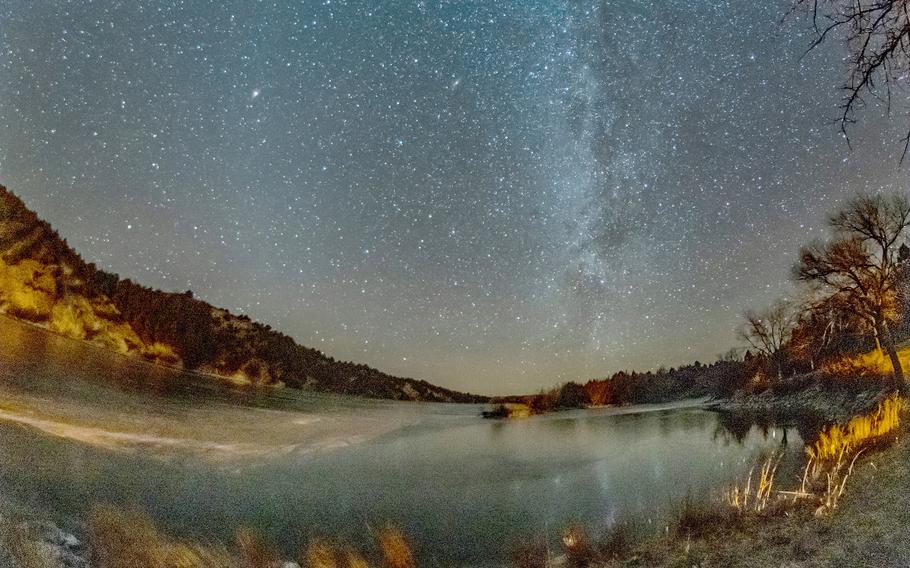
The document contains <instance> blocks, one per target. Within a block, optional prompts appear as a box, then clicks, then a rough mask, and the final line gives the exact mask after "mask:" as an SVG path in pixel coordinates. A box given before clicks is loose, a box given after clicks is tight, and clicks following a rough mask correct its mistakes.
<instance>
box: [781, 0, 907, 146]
mask: <svg viewBox="0 0 910 568" xmlns="http://www.w3.org/2000/svg"><path fill="white" fill-rule="evenodd" d="M794 7H795V8H796V9H800V8H801V9H806V10H808V11H809V12H810V13H811V15H812V23H813V25H814V27H815V31H816V38H815V41H813V42H812V44H811V46H810V47H809V49H810V50H811V49H814V48H815V47H817V46H818V45H820V44H821V43H823V42H824V41H825V40H826V39H828V38H829V37H830V36H833V35H836V34H837V32H840V35H839V37H840V38H842V39H843V41H844V43H845V45H846V47H847V62H848V66H849V70H848V74H847V79H846V81H845V82H844V85H843V88H844V99H843V102H842V103H841V108H840V110H841V115H840V127H841V131H842V132H843V134H844V136H845V137H846V138H847V143H848V144H849V143H850V139H849V136H848V132H847V128H848V126H849V125H851V124H853V123H854V122H856V111H857V110H858V108H859V107H861V106H863V105H864V104H865V97H867V96H871V97H873V98H877V99H881V100H884V101H885V103H886V104H887V107H888V110H889V112H890V109H891V94H892V91H893V90H894V89H895V88H903V87H905V86H906V84H907V77H908V74H910V0H794ZM902 141H903V143H904V149H903V152H902V154H901V162H903V160H904V157H905V156H906V155H907V149H908V145H910V129H908V131H907V135H906V136H904V138H903V139H902Z"/></svg>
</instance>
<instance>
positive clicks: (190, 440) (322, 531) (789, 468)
mask: <svg viewBox="0 0 910 568" xmlns="http://www.w3.org/2000/svg"><path fill="white" fill-rule="evenodd" d="M0 340H2V346H3V349H2V350H0V464H2V466H0V499H2V501H3V504H4V505H5V506H6V507H18V508H22V509H24V510H27V511H31V512H33V513H35V514H38V515H39V516H43V517H45V518H49V519H54V520H56V521H58V522H60V523H61V524H63V525H64V526H67V527H70V528H75V527H77V526H78V524H79V523H80V522H81V520H82V519H84V517H85V514H86V512H87V510H88V509H89V508H90V507H91V505H92V504H93V503H98V502H111V503H116V504H121V505H125V506H131V507H133V506H135V507H141V508H142V509H144V510H146V511H148V512H149V513H150V514H151V515H152V517H153V518H154V519H155V520H156V521H158V522H159V524H160V525H161V526H162V527H163V528H164V529H165V530H167V531H169V532H173V533H175V534H178V535H186V536H194V537H200V538H204V539H228V538H230V536H231V535H232V533H233V530H234V529H235V528H236V527H238V526H241V525H243V526H252V527H256V528H258V529H260V530H262V531H263V532H265V533H266V534H267V535H268V536H269V537H270V538H272V539H273V540H274V541H276V542H277V543H279V545H280V546H281V547H282V548H283V549H284V550H285V551H286V552H287V553H288V554H292V553H293V551H295V550H296V549H297V548H298V547H299V546H300V544H301V543H304V542H306V541H307V540H308V539H309V538H312V537H313V536H331V537H339V538H342V539H344V540H346V541H348V542H351V543H354V544H355V545H360V544H364V543H365V542H366V541H368V540H369V538H370V537H369V535H370V531H371V529H375V528H376V527H380V526H382V525H384V524H385V523H387V522H392V523H395V524H397V525H399V526H400V527H401V528H402V529H404V530H405V531H406V533H407V534H408V535H409V536H410V537H411V538H412V539H413V541H414V542H415V544H416V547H417V550H418V554H419V556H420V558H421V560H422V561H423V565H445V566H452V565H490V564H496V563H500V562H501V561H502V560H503V559H505V558H507V557H508V555H509V552H510V550H511V548H512V546H514V544H515V543H516V542H518V541H519V540H521V539H523V538H527V537H534V536H538V535H542V534H546V535H548V536H549V537H551V538H553V537H554V536H556V535H558V533H559V531H560V529H561V528H563V527H564V526H565V525H566V524H568V523H570V522H574V521H580V522H583V523H585V524H586V525H587V526H588V527H590V530H591V531H592V533H594V534H596V533H597V531H599V530H601V529H604V528H606V527H608V526H610V525H611V524H613V523H615V522H617V521H619V520H636V521H638V522H640V524H641V525H642V526H644V527H652V528H653V530H661V529H662V527H663V526H664V525H665V521H666V519H667V516H668V514H669V512H670V511H672V510H673V509H675V508H677V507H679V506H680V504H681V503H682V502H683V501H684V500H686V499H687V498H689V499H702V498H706V497H710V496H713V495H716V494H717V492H718V491H720V490H721V489H722V488H723V487H724V486H725V485H728V484H729V483H731V482H733V481H734V480H737V479H740V478H742V477H743V476H744V475H745V474H746V473H747V472H748V471H749V469H750V468H751V467H752V466H753V465H754V464H755V462H756V460H757V459H758V458H759V456H760V455H761V454H762V453H764V452H770V451H775V450H776V451H782V452H784V455H785V458H784V461H783V465H782V468H781V473H780V474H779V475H780V477H783V478H789V477H795V476H796V475H797V469H798V467H799V462H800V459H801V455H802V441H801V438H800V435H799V433H798V432H797V430H796V429H788V430H787V431H786V442H785V441H784V439H785V437H784V434H785V431H784V429H781V428H776V427H770V428H769V427H765V428H759V427H758V426H750V425H749V424H743V423H740V422H737V421H731V420H730V419H729V418H728V417H727V418H725V417H724V416H721V415H719V414H716V413H713V412H710V411H706V410H703V409H701V408H698V407H697V406H693V405H692V404H691V403H690V405H689V406H677V407H663V408H662V407H630V408H623V409H600V410H589V411H575V412H565V413H559V414H553V415H549V416H542V417H535V418H531V419H526V420H516V421H489V420H483V419H481V418H479V417H478V415H479V413H480V410H481V407H480V406H471V405H444V404H414V403H398V402H387V401H370V400H360V399H348V398H343V397H337V396H328V395H315V394H306V393H300V392H296V391H291V390H283V391H271V390H269V391H262V390H250V389H243V388H239V387H233V388H225V387H223V386H215V385H213V384H212V382H211V381H209V380H207V379H204V378H200V377H196V376H191V375H185V374H183V375H182V374H179V373H176V372H174V371H170V370H166V369H161V368H157V367H154V366H151V365H147V364H145V363H143V362H139V361H134V360H130V359H126V358H123V357H120V356H117V355H115V354H111V353H108V352H105V351H102V350H99V349H95V348H92V347H88V346H85V345H82V344H80V343H77V342H73V341H70V340H66V339H63V338H60V337H57V336H53V335H50V334H47V333H44V332H42V331H39V330H36V329H33V328H30V327H27V326H24V325H21V324H18V323H15V322H11V321H10V320H7V319H5V318H2V317H0ZM788 481H789V479H788Z"/></svg>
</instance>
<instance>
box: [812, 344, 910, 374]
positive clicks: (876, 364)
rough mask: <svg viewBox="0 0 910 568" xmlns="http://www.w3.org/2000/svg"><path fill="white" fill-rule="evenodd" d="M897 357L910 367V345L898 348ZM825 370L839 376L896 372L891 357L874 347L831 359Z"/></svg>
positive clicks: (906, 366)
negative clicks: (864, 351)
mask: <svg viewBox="0 0 910 568" xmlns="http://www.w3.org/2000/svg"><path fill="white" fill-rule="evenodd" d="M897 358H898V359H900V362H901V366H902V367H903V368H904V369H910V367H908V365H910V347H903V348H901V349H898V351H897ZM824 370H825V371H826V372H827V373H829V374H832V375H837V376H860V377H864V376H875V375H890V374H892V373H893V372H894V368H893V367H892V366H891V359H890V358H889V357H888V355H886V354H885V353H884V351H882V350H881V349H873V350H872V351H869V352H867V353H860V354H859V355H853V356H844V357H840V358H839V359H836V360H834V361H831V362H829V363H827V364H825V366H824Z"/></svg>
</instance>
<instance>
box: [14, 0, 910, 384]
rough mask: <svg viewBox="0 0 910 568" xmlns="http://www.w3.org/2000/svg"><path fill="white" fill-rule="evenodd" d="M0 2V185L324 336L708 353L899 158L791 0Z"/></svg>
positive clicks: (550, 358)
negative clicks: (851, 122) (841, 120)
mask: <svg viewBox="0 0 910 568" xmlns="http://www.w3.org/2000/svg"><path fill="white" fill-rule="evenodd" d="M288 4H291V5H281V4H280V3H277V2H250V1H246V0H244V1H235V2H221V1H218V2H203V1H198V2H194V1H185V2H177V1H173V0H171V1H164V2H153V1H146V2H113V1H112V2H98V1H96V2H78V1H74V2H66V3H64V2H58V3H55V2H30V1H12V2H11V1H0V183H3V184H5V185H7V186H8V187H9V188H10V189H11V190H13V191H14V192H16V193H18V194H19V195H21V196H22V197H23V198H24V200H25V201H26V203H27V204H28V205H29V206H30V207H31V208H33V209H35V210H36V211H37V212H38V213H39V214H40V215H41V216H43V217H44V218H46V219H48V220H49V221H50V222H51V223H52V224H53V225H54V226H55V227H56V228H57V229H58V230H59V231H60V232H61V234H62V235H63V236H65V237H67V238H68V240H69V242H70V244H72V245H73V246H74V247H75V248H76V249H77V250H79V251H80V252H81V253H82V254H83V256H85V257H86V258H87V259H89V260H94V261H96V262H98V264H99V265H100V266H102V267H104V268H106V269H109V270H112V271H114V272H117V273H119V274H120V275H122V276H124V277H130V278H133V279H135V280H138V281H140V282H142V283H145V284H148V285H152V286H156V287H160V288H164V289H168V290H184V289H187V288H190V289H192V290H193V291H194V292H195V293H196V294H197V296H199V297H201V298H203V299H206V300H208V301H210V302H212V303H214V304H217V305H222V306H225V307H228V308H230V309H232V310H235V311H238V312H242V313H247V314H249V315H250V316H252V317H254V318H256V319H259V320H261V321H263V322H267V323H270V324H272V325H273V327H276V328H278V329H281V330H283V331H285V332H287V333H289V334H291V335H292V336H293V337H295V338H296V339H297V340H298V341H299V342H301V343H303V344H305V345H310V346H314V347H317V348H319V349H322V350H323V351H325V352H326V353H328V354H330V355H333V356H335V357H336V358H341V359H351V360H356V361H359V362H365V363H369V364H371V365H374V366H376V367H378V368H380V369H383V370H385V371H388V372H392V373H395V374H401V375H407V376H415V377H419V378H425V379H428V380H430V381H434V382H438V383H440V384H444V385H446V386H451V387H456V388H463V389H469V390H474V391H480V392H487V393H496V392H506V391H509V392H511V391H517V390H531V389H536V388H538V387H541V386H544V385H550V384H554V383H556V382H559V381H564V380H569V379H585V378H588V377H594V376H604V375H607V374H609V373H611V372H613V371H616V370H619V369H622V368H637V369H652V368H656V367H658V366H660V365H666V366H671V365H678V364H680V363H685V362H690V361H693V360H695V359H701V360H702V361H706V360H712V359H714V358H715V357H716V356H717V354H718V353H721V352H723V351H725V350H726V349H728V348H729V347H731V346H732V345H734V343H735V338H734V334H733V328H734V327H735V325H736V323H737V318H738V316H739V314H740V313H741V311H742V310H743V309H745V308H746V307H749V306H761V305H762V304H763V303H767V302H769V301H770V300H771V299H773V298H774V297H776V296H779V295H788V294H789V295H792V294H793V287H792V284H791V283H790V282H789V281H788V268H789V265H790V264H791V263H792V262H793V260H794V256H795V253H796V250H797V248H798V246H799V245H800V244H801V243H802V242H803V241H805V240H807V239H809V238H811V237H813V236H820V235H822V234H823V229H824V226H823V221H824V217H825V214H826V213H827V212H828V211H830V210H831V208H833V207H835V206H836V205H837V203H838V201H839V200H842V199H843V198H844V197H845V196H847V195H849V194H851V193H853V192H856V191H858V190H864V191H879V190H883V189H893V188H901V187H905V185H906V183H905V182H906V172H905V171H903V170H901V169H900V168H899V167H898V163H897V158H898V156H899V153H900V145H899V144H897V143H895V139H896V138H897V137H898V136H899V134H900V131H899V127H900V124H896V121H894V122H895V124H892V123H891V122H890V121H889V120H888V118H887V117H886V116H885V114H884V113H882V112H881V109H876V108H870V109H867V110H866V111H864V112H863V113H862V114H861V117H862V118H863V120H862V121H861V122H860V124H859V125H857V126H856V128H855V129H854V130H853V132H852V141H853V142H854V150H853V151H852V152H851V151H850V149H849V148H848V146H847V144H846V143H845V142H844V140H843V138H842V137H841V136H840V135H839V133H838V127H837V125H836V124H834V123H833V121H832V119H833V118H835V117H836V116H837V108H836V106H837V104H838V100H839V97H840V96H841V93H840V92H839V91H838V86H839V84H840V83H841V81H842V80H843V78H844V76H845V73H846V70H845V69H844V67H843V62H842V53H841V51H840V49H839V48H838V47H837V45H836V44H831V45H826V46H824V47H823V49H819V50H816V51H814V52H812V53H809V54H808V55H807V56H806V57H804V58H801V56H802V54H803V52H804V51H805V48H806V47H807V46H808V45H809V43H810V41H811V35H810V34H809V30H808V27H807V25H806V22H805V21H803V19H801V18H799V17H796V18H792V19H790V20H787V21H785V22H783V23H781V18H782V17H783V15H784V14H785V13H786V10H787V6H788V5H787V3H786V2H781V3H777V2H701V1H694V0H676V1H674V0H670V1H660V2H657V1H653V2H635V1H625V0H624V1H615V2H599V3H598V2H575V1H572V2H510V3H506V2H476V3H472V2H422V1H421V2H373V3H366V2H343V1H337V0H333V1H331V2H330V1H324V2H321V3H318V4H317V3H310V2H293V3H288Z"/></svg>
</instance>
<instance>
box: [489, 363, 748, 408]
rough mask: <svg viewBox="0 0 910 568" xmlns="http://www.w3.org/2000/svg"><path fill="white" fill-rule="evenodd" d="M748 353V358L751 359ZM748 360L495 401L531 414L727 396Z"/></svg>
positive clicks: (619, 376) (742, 379) (624, 376)
mask: <svg viewBox="0 0 910 568" xmlns="http://www.w3.org/2000/svg"><path fill="white" fill-rule="evenodd" d="M751 359H752V358H751V355H750V357H749V361H750V362H751ZM749 368H750V363H747V362H745V361H742V360H733V359H722V360H719V361H717V362H715V363H711V364H709V365H704V364H702V363H700V362H698V361H696V362H695V363H693V364H691V365H686V366H683V367H679V368H678V369H672V368H671V369H660V370H658V371H656V372H652V371H647V372H642V373H639V372H634V371H632V372H629V371H620V372H618V373H615V374H613V375H612V376H610V377H608V378H605V379H591V380H589V381H587V382H586V383H584V384H581V383H577V382H568V383H565V384H563V385H561V386H558V387H556V388H553V389H551V390H548V391H542V392H539V393H536V394H531V395H521V396H509V397H499V398H496V399H494V401H493V402H495V403H516V404H522V405H525V406H527V407H528V408H529V409H530V411H531V413H533V414H541V413H544V412H551V411H554V410H565V409H571V408H586V407H591V406H606V405H616V406H622V405H628V404H651V403H660V402H669V401H674V400H682V399H686V398H700V397H708V396H711V397H720V396H729V395H730V394H732V393H733V392H735V391H736V390H738V389H740V388H742V387H743V386H745V385H746V383H747V382H748V380H749Z"/></svg>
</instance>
